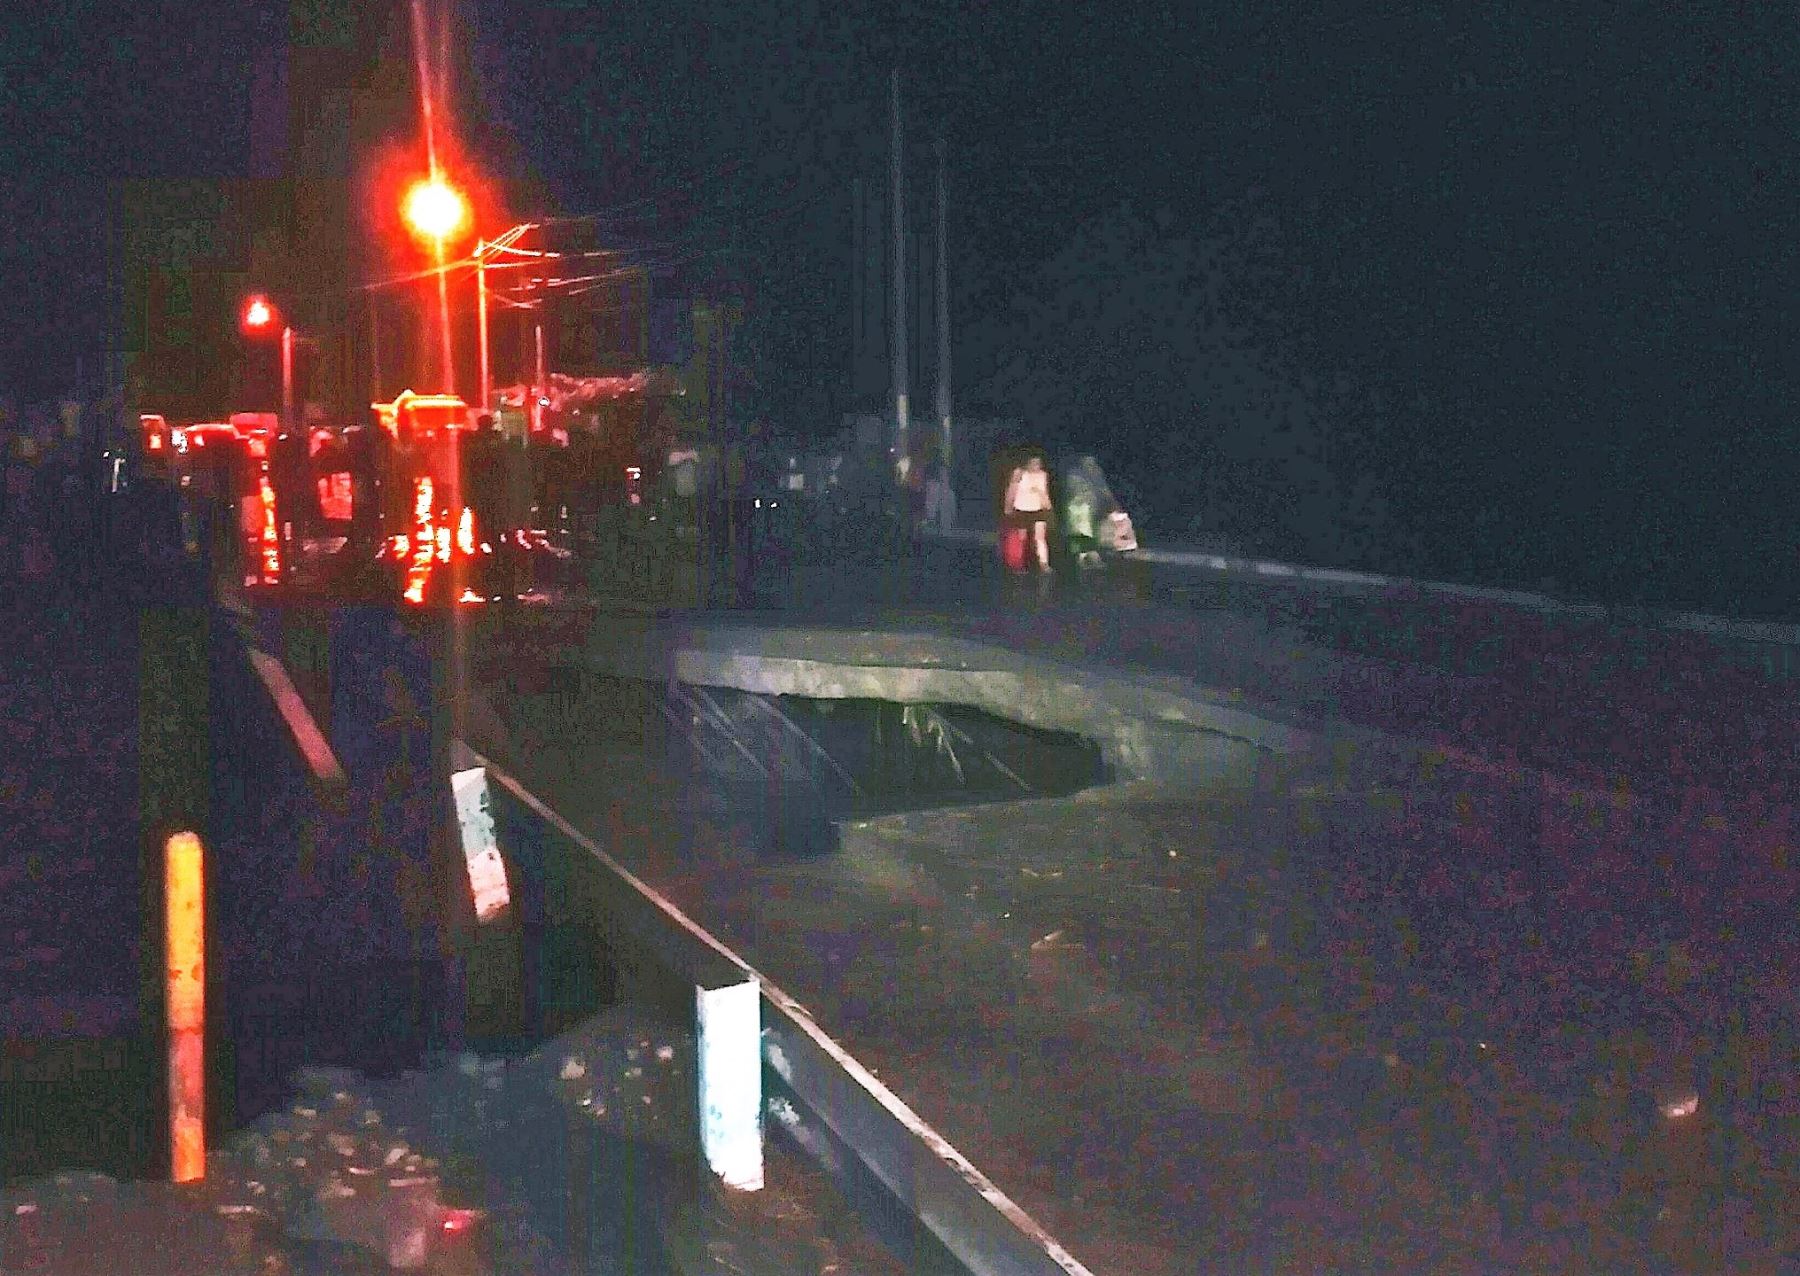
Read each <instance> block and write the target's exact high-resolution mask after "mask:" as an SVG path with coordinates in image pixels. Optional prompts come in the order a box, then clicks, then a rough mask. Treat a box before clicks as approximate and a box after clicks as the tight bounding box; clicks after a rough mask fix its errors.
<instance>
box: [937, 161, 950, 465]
mask: <svg viewBox="0 0 1800 1276" xmlns="http://www.w3.org/2000/svg"><path fill="white" fill-rule="evenodd" d="M948 220H949V219H948V218H947V216H946V215H945V210H944V139H943V138H941V137H940V138H939V139H938V143H937V288H936V290H935V291H936V292H937V325H936V326H937V419H938V449H939V450H938V458H939V459H940V460H941V461H942V462H943V465H944V473H945V475H946V476H948V475H949V472H950V264H949V263H950V250H949V242H950V241H949V238H948V237H947V235H946V234H945V226H946V225H947V223H948Z"/></svg>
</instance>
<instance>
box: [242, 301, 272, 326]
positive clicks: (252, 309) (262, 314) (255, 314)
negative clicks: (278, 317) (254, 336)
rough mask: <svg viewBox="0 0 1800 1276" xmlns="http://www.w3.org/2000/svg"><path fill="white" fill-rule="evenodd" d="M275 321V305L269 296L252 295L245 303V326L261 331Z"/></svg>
mask: <svg viewBox="0 0 1800 1276" xmlns="http://www.w3.org/2000/svg"><path fill="white" fill-rule="evenodd" d="M274 322H275V307H274V306H271V305H270V304H269V299H268V298H267V297H252V298H250V300H249V301H247V302H245V303H244V327H246V328H248V329H250V330H252V331H256V332H261V331H263V330H265V329H267V328H268V327H270V326H271V325H272V324H273V323H274Z"/></svg>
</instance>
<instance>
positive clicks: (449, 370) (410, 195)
mask: <svg viewBox="0 0 1800 1276" xmlns="http://www.w3.org/2000/svg"><path fill="white" fill-rule="evenodd" d="M401 212H402V213H403V214H404V216H405V218H406V223H407V225H408V226H410V227H411V228H412V230H413V233H414V234H416V235H418V236H419V237H421V238H422V239H425V240H427V241H428V242H429V243H430V244H431V253H432V264H433V265H435V266H436V267H437V272H436V273H437V287H438V336H439V340H440V342H441V348H442V351H443V361H444V367H443V376H444V392H445V393H446V394H454V393H455V385H454V380H455V374H454V371H453V363H452V358H451V347H450V286H449V281H448V280H447V279H446V277H445V271H444V246H445V243H446V241H448V240H449V239H450V237H451V236H452V235H455V234H456V233H457V232H458V231H460V230H462V229H463V228H464V227H465V226H467V225H468V223H469V201H468V200H467V199H466V198H465V197H464V196H463V193H462V192H461V191H459V190H457V189H456V188H455V187H454V186H451V185H450V184H449V183H448V182H446V181H445V180H444V179H443V178H442V177H440V176H439V175H438V174H437V172H436V171H435V168H434V171H433V172H432V174H431V176H430V177H427V178H425V179H423V180H421V181H418V182H415V183H413V185H412V187H411V189H409V190H408V191H407V192H406V202H405V204H404V205H403V206H402V208H401Z"/></svg>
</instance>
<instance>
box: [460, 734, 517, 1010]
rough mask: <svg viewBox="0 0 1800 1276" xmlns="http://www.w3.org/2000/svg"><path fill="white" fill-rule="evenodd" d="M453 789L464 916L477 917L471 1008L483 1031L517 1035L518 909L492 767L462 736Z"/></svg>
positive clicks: (471, 940) (469, 978)
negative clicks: (497, 817)
mask: <svg viewBox="0 0 1800 1276" xmlns="http://www.w3.org/2000/svg"><path fill="white" fill-rule="evenodd" d="M450 793H451V799H452V804H453V806H454V808H455V811H456V825H457V833H458V839H457V840H458V843H459V844H460V846H461V848H462V862H463V868H464V871H465V874H466V875H465V877H464V878H463V881H464V884H465V886H466V889H467V891H468V897H469V904H470V910H469V912H464V913H463V914H462V915H463V916H464V917H465V918H467V917H469V916H470V915H471V914H472V915H473V917H474V922H475V926H474V933H473V934H472V935H470V936H469V937H468V944H467V949H466V955H467V967H466V976H465V981H464V990H465V995H466V997H467V1001H468V1004H467V1007H466V1011H465V1013H466V1014H467V1015H468V1017H469V1019H470V1020H471V1021H473V1022H472V1023H471V1026H473V1027H476V1028H477V1029H478V1032H479V1033H480V1035H499V1036H515V1035H517V1033H518V1032H519V1031H520V1030H521V1029H522V1027H523V1019H524V1009H525V987H524V969H523V954H522V953H521V952H520V944H519V940H520V935H519V928H518V926H517V924H516V922H517V914H518V909H517V908H515V907H514V905H513V899H512V887H511V883H510V882H509V881H508V880H507V873H506V861H505V860H504V859H503V858H502V856H501V854H500V839H499V834H498V833H497V832H496V830H495V827H494V804H493V795H492V793H491V792H490V791H489V788H488V774H487V768H486V767H485V766H482V765H480V764H479V763H478V762H475V761H474V759H473V758H472V757H471V756H470V754H469V751H468V749H467V747H466V746H464V745H463V744H462V742H461V741H460V740H457V741H453V742H452V744H451V747H450ZM458 911H459V912H461V909H460V908H459V909H458Z"/></svg>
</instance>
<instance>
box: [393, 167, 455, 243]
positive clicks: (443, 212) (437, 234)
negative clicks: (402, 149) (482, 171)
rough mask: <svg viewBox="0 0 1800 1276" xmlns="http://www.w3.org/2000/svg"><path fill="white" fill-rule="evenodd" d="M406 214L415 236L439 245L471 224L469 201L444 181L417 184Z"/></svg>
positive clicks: (426, 180) (433, 179) (408, 199)
mask: <svg viewBox="0 0 1800 1276" xmlns="http://www.w3.org/2000/svg"><path fill="white" fill-rule="evenodd" d="M402 212H403V213H404V214H405V216H406V224H407V225H408V226H411V227H412V229H413V231H414V233H416V234H418V235H422V236H423V237H425V238H426V239H430V240H433V241H436V242H438V243H442V242H443V241H444V240H446V239H449V238H450V237H451V236H452V235H454V234H456V232H457V231H459V230H461V229H462V228H463V227H464V226H466V225H468V223H469V201H468V200H467V199H465V198H464V197H463V194H462V192H461V191H459V190H457V189H456V188H455V187H454V186H451V185H450V184H449V183H447V182H446V181H444V179H443V178H441V177H430V178H424V179H422V180H420V181H417V182H414V183H413V185H412V188H411V189H409V190H408V191H407V192H406V203H405V204H404V206H403V207H402Z"/></svg>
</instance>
